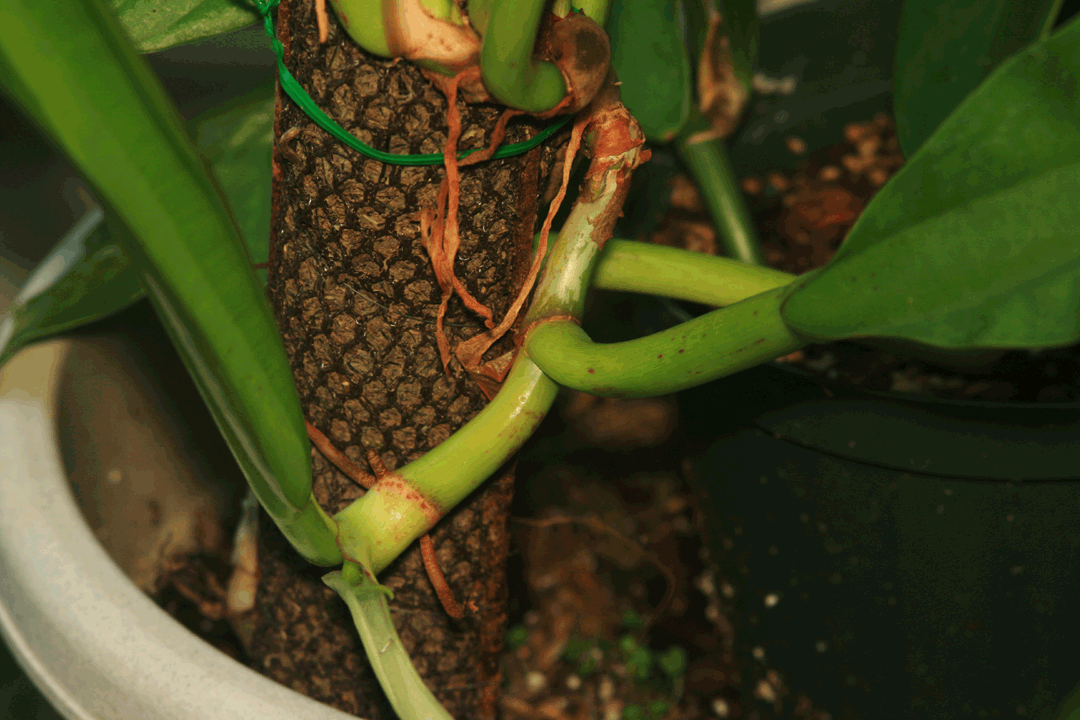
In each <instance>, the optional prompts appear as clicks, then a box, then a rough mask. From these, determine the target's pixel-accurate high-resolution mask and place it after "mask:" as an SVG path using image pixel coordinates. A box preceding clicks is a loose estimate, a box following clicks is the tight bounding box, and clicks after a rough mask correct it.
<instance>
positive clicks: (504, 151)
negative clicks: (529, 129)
mask: <svg viewBox="0 0 1080 720" xmlns="http://www.w3.org/2000/svg"><path fill="white" fill-rule="evenodd" d="M280 1H281V0H253V2H254V3H255V7H256V8H257V9H258V10H259V13H260V14H261V15H262V17H263V26H264V27H265V28H266V34H267V35H268V36H269V37H270V46H271V47H272V48H273V50H274V54H275V55H276V56H277V65H278V75H279V76H280V78H281V89H282V90H284V91H285V94H286V95H288V96H289V97H290V98H292V101H293V102H295V103H296V104H297V105H299V106H300V109H301V110H303V111H304V113H305V114H306V115H307V116H308V117H309V118H311V119H312V120H313V121H314V122H315V124H316V125H318V126H319V127H321V128H322V129H323V130H325V131H326V132H328V133H330V134H331V135H333V136H334V137H335V138H337V139H338V140H340V141H341V142H343V143H345V144H346V145H348V146H349V147H351V148H352V149H353V150H355V151H356V152H358V153H360V154H361V155H366V156H367V157H370V158H374V159H376V160H379V161H381V162H384V163H390V164H392V165H442V163H443V156H442V153H438V154H430V155H399V154H396V153H388V152H383V151H382V150H376V149H375V148H373V147H371V146H370V145H366V144H364V143H362V142H360V141H359V140H357V139H356V138H355V137H353V136H352V135H350V134H349V133H348V132H347V131H346V130H345V128H343V127H341V126H340V125H338V124H337V123H336V122H334V120H333V119H332V118H331V117H330V116H329V115H327V114H326V113H324V112H323V111H322V108H320V107H319V106H318V105H316V104H315V101H314V100H312V99H311V96H310V95H308V94H307V91H306V90H304V88H303V87H301V86H300V83H298V82H297V81H296V78H294V77H293V76H292V73H291V72H289V69H288V68H287V67H285V48H284V46H283V45H282V44H281V41H280V40H278V39H277V35H275V34H274V20H273V18H272V17H271V11H273V9H274V8H275V7H277V5H278V3H279V2H280ZM569 121H570V116H567V117H565V118H563V119H562V120H560V121H558V122H556V123H552V124H551V125H548V126H547V127H546V128H544V129H543V130H541V131H540V132H539V133H538V134H537V135H536V136H535V137H532V138H529V139H528V140H525V141H524V142H519V143H513V144H511V145H503V146H502V147H500V148H499V149H498V150H496V151H495V154H494V155H493V156H492V158H493V159H496V158H505V157H512V156H514V155H520V154H522V153H526V152H528V151H529V150H532V149H533V148H534V147H536V146H537V145H539V144H540V143H542V142H544V140H547V139H548V138H549V137H551V136H552V135H553V134H554V133H556V132H558V130H559V129H560V128H562V127H563V126H564V125H566V123H568V122H569ZM474 152H477V150H465V151H462V152H459V153H458V159H459V160H461V159H462V158H465V157H468V156H469V155H471V154H473V153H474Z"/></svg>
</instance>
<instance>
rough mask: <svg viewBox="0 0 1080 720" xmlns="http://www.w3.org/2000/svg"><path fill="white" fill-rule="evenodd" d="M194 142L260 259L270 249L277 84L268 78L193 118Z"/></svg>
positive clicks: (251, 251)
mask: <svg viewBox="0 0 1080 720" xmlns="http://www.w3.org/2000/svg"><path fill="white" fill-rule="evenodd" d="M189 127H190V128H191V132H192V135H193V136H194V138H195V146H196V147H197V148H198V149H199V151H200V152H201V153H202V154H203V156H204V157H205V158H206V159H207V160H208V161H209V162H210V164H211V166H212V167H213V170H214V176H215V177H216V178H217V180H218V182H219V183H220V185H221V189H222V190H223V191H224V193H225V196H226V197H227V198H228V199H229V205H230V206H231V207H232V210H233V214H234V215H235V216H236V220H237V222H238V223H239V225H240V230H241V231H242V232H243V235H244V240H245V242H246V243H247V249H248V254H249V255H250V256H251V260H252V262H254V263H256V264H260V263H264V262H266V261H267V258H268V255H269V249H270V183H271V175H270V163H271V156H272V154H273V143H274V85H273V83H272V82H271V83H267V85H265V86H264V87H262V88H259V89H258V90H255V91H252V92H251V93H249V94H248V95H245V96H244V97H242V98H239V99H238V100H236V101H235V102H233V103H231V104H230V105H228V106H222V107H217V108H214V109H213V110H212V111H210V112H207V113H206V114H204V115H201V116H199V117H197V118H195V119H194V120H192V121H191V123H190V125H189Z"/></svg>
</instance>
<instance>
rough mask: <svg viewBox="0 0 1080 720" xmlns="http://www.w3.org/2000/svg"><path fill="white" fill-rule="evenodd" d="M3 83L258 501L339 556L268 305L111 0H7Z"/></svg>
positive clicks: (310, 542)
mask: <svg viewBox="0 0 1080 720" xmlns="http://www.w3.org/2000/svg"><path fill="white" fill-rule="evenodd" d="M0 78H2V79H3V82H4V84H5V88H6V89H7V90H8V92H10V93H12V94H13V95H14V97H15V98H16V99H17V100H18V101H19V102H20V103H21V104H22V105H23V106H24V107H25V108H26V110H27V112H28V114H29V115H30V116H31V117H32V118H33V119H34V120H35V121H36V122H37V123H38V124H39V125H40V126H41V127H42V128H43V129H44V130H45V131H46V132H48V133H49V134H50V135H51V136H52V137H53V138H54V139H55V140H56V142H57V143H58V144H59V146H60V147H61V148H62V149H63V150H64V151H65V152H66V153H67V154H68V155H69V156H70V157H71V159H72V160H73V161H74V162H75V163H76V165H78V167H79V168H80V170H81V171H82V173H83V175H84V176H85V177H86V179H87V180H88V181H89V182H90V183H91V184H92V185H93V186H94V188H95V189H96V191H97V195H98V197H99V198H100V199H101V200H102V201H103V204H104V205H105V211H106V214H107V216H109V217H115V218H117V220H119V221H122V222H123V224H124V225H125V226H126V227H127V228H128V230H130V232H131V236H132V238H134V239H135V240H136V242H132V243H130V244H128V245H127V250H128V252H129V253H130V254H131V257H132V258H134V260H135V262H136V265H137V266H138V267H139V269H140V271H141V273H142V281H143V283H144V285H145V287H146V289H147V292H148V295H149V296H150V299H151V301H152V302H153V304H154V306H155V309H156V310H157V311H158V314H159V316H160V317H161V318H162V320H163V322H164V324H165V326H166V329H167V330H168V331H169V332H170V335H171V336H172V338H173V342H174V344H175V345H176V346H177V349H178V350H179V352H180V355H181V357H183V359H184V362H185V364H186V365H187V368H188V370H189V372H191V374H192V376H193V378H194V379H195V381H196V384H197V385H198V387H199V390H200V392H201V393H202V396H203V398H204V399H205V400H206V402H207V405H208V406H209V408H210V410H211V412H212V414H213V416H214V419H215V421H216V422H217V425H218V427H219V429H220V430H221V432H222V434H223V435H224V436H225V439H226V440H227V441H228V443H229V445H230V447H231V448H232V451H233V453H234V455H236V458H237V460H238V462H239V463H240V466H241V468H242V469H243V470H244V472H245V474H246V475H247V478H248V481H249V482H250V483H251V485H252V487H253V488H254V490H255V492H256V494H257V495H258V497H259V501H260V502H261V503H262V504H263V506H264V507H265V508H266V509H267V510H268V511H269V513H270V514H271V516H272V517H273V518H274V520H275V521H276V522H277V523H278V525H279V526H280V527H281V528H282V530H283V531H284V532H285V533H286V535H287V536H288V537H289V539H290V540H291V542H292V543H293V545H294V546H296V547H297V549H298V550H300V551H301V552H302V553H303V554H304V555H305V556H306V557H308V558H309V559H311V560H313V561H315V562H319V563H322V564H335V563H336V562H340V557H341V556H340V552H339V551H338V549H337V546H336V543H335V534H334V531H333V529H332V521H331V520H330V519H329V518H328V517H326V515H325V514H324V513H323V512H322V511H321V509H319V507H318V504H317V503H315V502H314V499H313V498H312V497H311V465H310V454H309V452H310V450H309V445H308V440H307V434H306V430H305V428H304V419H303V416H302V414H301V411H300V404H299V400H298V398H297V396H296V390H295V388H294V386H293V380H292V372H291V371H290V368H289V364H288V361H287V359H286V357H285V352H284V349H283V348H282V345H281V339H280V337H279V335H278V332H277V327H276V325H275V323H274V319H273V316H272V314H271V312H270V307H269V304H268V303H267V301H266V297H265V295H264V293H263V291H262V287H261V286H260V284H259V281H258V279H257V278H256V277H255V275H254V273H253V272H252V271H251V266H250V259H249V258H248V256H247V253H246V251H245V249H244V244H243V239H242V238H241V236H240V232H239V230H238V229H237V227H236V224H235V222H234V221H233V219H232V217H231V215H230V213H229V210H228V208H227V206H226V204H225V201H224V199H223V198H222V196H221V195H220V193H219V192H218V190H217V187H216V186H215V183H214V182H213V180H212V178H211V177H210V175H209V174H208V173H207V172H206V167H205V165H204V163H203V160H202V158H201V157H199V155H198V153H197V152H196V150H195V148H194V147H193V145H192V144H191V141H190V139H189V138H188V136H187V133H186V131H185V129H184V126H183V123H182V121H181V119H180V117H179V115H178V114H177V112H176V110H175V108H173V106H172V105H171V104H170V102H169V100H168V98H167V97H166V95H165V93H164V91H163V90H162V88H161V86H160V85H159V84H158V83H157V81H156V79H155V78H154V76H153V75H152V74H151V72H150V71H149V69H148V68H147V67H146V65H145V63H143V61H142V60H141V59H140V58H139V57H138V56H137V55H136V54H135V49H134V48H133V47H132V46H131V44H130V42H128V39H127V37H126V36H125V34H124V32H123V29H122V28H121V26H120V24H119V23H118V22H117V21H116V19H115V18H114V17H113V16H112V15H111V13H110V12H109V9H108V8H107V7H106V6H105V4H104V0H10V1H9V2H7V3H5V4H4V9H3V11H2V12H0Z"/></svg>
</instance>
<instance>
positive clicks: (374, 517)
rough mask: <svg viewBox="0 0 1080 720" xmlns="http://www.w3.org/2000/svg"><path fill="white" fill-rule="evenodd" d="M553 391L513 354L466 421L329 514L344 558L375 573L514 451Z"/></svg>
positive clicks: (552, 386)
mask: <svg viewBox="0 0 1080 720" xmlns="http://www.w3.org/2000/svg"><path fill="white" fill-rule="evenodd" d="M557 392H558V386H557V385H556V384H555V383H554V382H553V381H552V380H551V379H550V378H548V377H546V376H545V375H544V374H543V373H542V372H540V370H539V369H538V368H537V367H536V366H535V365H534V364H533V363H531V362H529V361H528V359H527V358H525V357H524V354H519V356H518V359H517V360H515V362H514V365H513V367H512V368H511V370H510V374H509V375H508V376H507V377H506V380H505V382H504V383H503V387H502V389H501V390H500V391H499V394H498V395H496V396H495V399H494V400H492V401H491V402H490V403H488V405H487V406H485V407H484V409H483V410H481V411H480V412H479V413H478V414H477V415H476V416H475V417H474V418H473V419H472V420H470V421H469V422H468V423H466V424H465V426H464V427H462V428H461V429H460V430H458V431H457V432H456V433H454V434H453V435H451V436H450V437H449V438H447V439H446V440H444V441H443V442H442V444H440V445H439V446H438V447H436V448H435V449H433V450H431V451H430V452H428V453H427V454H425V455H424V456H423V457H421V458H419V459H417V460H414V461H413V462H411V463H409V464H408V465H406V466H405V467H404V468H401V469H400V470H398V471H397V472H395V473H391V474H390V475H389V477H388V478H384V479H380V481H379V482H377V483H376V484H375V486H374V487H373V488H371V490H369V491H368V492H367V493H366V494H365V495H364V496H363V497H361V498H360V499H358V500H356V501H355V502H353V503H352V504H351V505H349V506H348V507H347V508H345V509H344V510H342V511H341V512H339V513H338V514H337V515H335V516H334V520H336V521H337V524H338V544H339V545H340V547H341V548H342V551H343V554H344V555H345V557H346V559H350V560H353V561H355V562H358V563H360V564H361V565H364V566H365V567H367V568H369V569H370V570H371V571H372V572H373V573H376V574H377V573H379V572H381V571H382V570H383V569H384V568H385V567H386V566H387V565H389V564H390V563H391V562H392V561H393V560H394V558H396V557H397V556H398V555H400V554H401V553H402V552H403V551H404V550H405V548H406V547H408V546H409V543H411V542H412V541H413V540H415V539H416V538H418V537H420V536H421V535H423V534H424V533H426V532H428V531H429V530H430V529H431V528H432V527H433V526H434V525H435V523H436V522H438V520H439V518H440V517H441V516H442V515H443V514H445V513H446V512H447V511H449V510H450V509H451V508H453V507H454V506H455V505H457V504H458V503H459V502H461V500H463V499H464V498H465V497H466V496H467V495H468V494H469V493H471V492H472V491H473V490H475V489H476V488H477V487H478V486H479V485H480V483H482V482H483V481H484V480H486V479H487V478H488V477H489V476H490V475H491V474H492V473H494V472H495V471H496V470H497V469H498V468H499V466H500V465H502V464H503V463H504V462H506V461H507V460H509V459H510V457H511V456H512V455H513V454H514V453H515V452H517V450H518V448H519V447H521V445H522V443H524V442H525V441H526V440H527V439H528V438H529V436H530V435H532V433H533V431H534V430H535V429H536V427H537V426H538V425H539V424H540V421H541V420H543V419H544V415H545V414H547V411H548V409H550V407H551V403H552V402H554V400H555V395H556V393H557ZM394 478H397V479H398V480H397V481H393V480H392V479H394ZM387 479H391V481H390V482H387ZM418 502H419V503H422V504H423V505H424V508H420V507H418Z"/></svg>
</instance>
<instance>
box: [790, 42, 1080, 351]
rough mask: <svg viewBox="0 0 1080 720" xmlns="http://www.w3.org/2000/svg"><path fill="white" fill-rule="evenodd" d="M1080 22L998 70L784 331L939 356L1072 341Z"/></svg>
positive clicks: (804, 292)
mask: <svg viewBox="0 0 1080 720" xmlns="http://www.w3.org/2000/svg"><path fill="white" fill-rule="evenodd" d="M1077 118H1080V21H1074V22H1072V23H1070V24H1069V25H1067V26H1066V27H1065V28H1063V29H1062V30H1061V31H1060V32H1058V33H1057V34H1055V35H1054V36H1052V37H1050V38H1049V39H1046V40H1043V41H1040V42H1038V43H1037V44H1035V45H1034V46H1032V47H1031V48H1030V49H1028V50H1025V51H1024V52H1023V53H1021V54H1019V55H1017V56H1014V57H1013V58H1010V59H1009V60H1006V61H1005V62H1004V63H1003V64H1002V65H1001V67H1000V68H998V70H997V71H995V72H994V73H993V74H992V75H991V76H990V77H989V78H987V80H986V82H984V83H983V84H982V85H980V86H979V88H977V89H976V90H975V91H974V92H973V93H972V94H971V95H970V96H968V98H967V99H966V100H964V102H963V103H961V105H960V106H959V107H958V108H957V110H956V112H955V113H953V114H952V115H950V116H949V117H948V118H947V119H946V120H945V122H944V123H942V125H941V127H940V128H939V129H938V130H937V131H936V132H935V133H934V134H933V136H931V137H930V139H929V140H928V141H927V142H926V144H925V145H924V146H923V148H922V149H921V150H919V152H918V153H916V155H915V157H913V158H912V159H911V161H910V162H909V163H908V164H907V165H906V166H905V167H904V168H903V170H901V172H900V173H898V174H897V175H896V177H894V178H893V180H892V181H891V182H890V183H889V184H888V185H886V186H885V187H884V188H883V189H882V190H881V192H879V193H878V195H877V196H876V197H875V198H874V200H873V201H872V202H871V203H870V205H869V207H867V209H866V210H865V211H864V212H863V214H862V216H861V217H860V218H859V221H858V222H857V223H856V225H855V227H854V228H852V230H851V232H850V234H849V235H848V238H847V240H846V242H845V243H844V245H843V246H842V247H841V248H840V251H839V252H838V253H837V254H836V257H835V258H834V259H833V262H832V263H831V264H830V265H828V266H827V267H825V268H824V269H823V270H821V271H820V272H818V273H816V274H814V275H813V276H812V277H810V278H809V279H806V280H803V281H802V285H801V287H799V288H797V289H795V290H794V291H793V293H792V294H791V295H790V296H789V298H788V299H787V301H786V302H785V304H784V306H783V309H782V313H783V318H784V320H785V321H786V322H787V323H788V324H789V325H790V326H791V327H792V328H793V329H794V330H795V331H796V332H798V333H800V334H804V335H807V336H810V337H814V338H823V339H837V338H847V337H867V336H876V337H894V338H905V339H908V340H914V341H916V342H922V343H926V344H929V345H937V346H941V347H948V348H976V347H1044V346H1051V345H1064V344H1068V343H1072V342H1074V341H1076V340H1077V339H1078V338H1080V314H1078V310H1080V243H1078V242H1077V241H1076V233H1077V228H1078V227H1080V203H1078V202H1076V198H1077V197H1080V123H1077Z"/></svg>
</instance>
